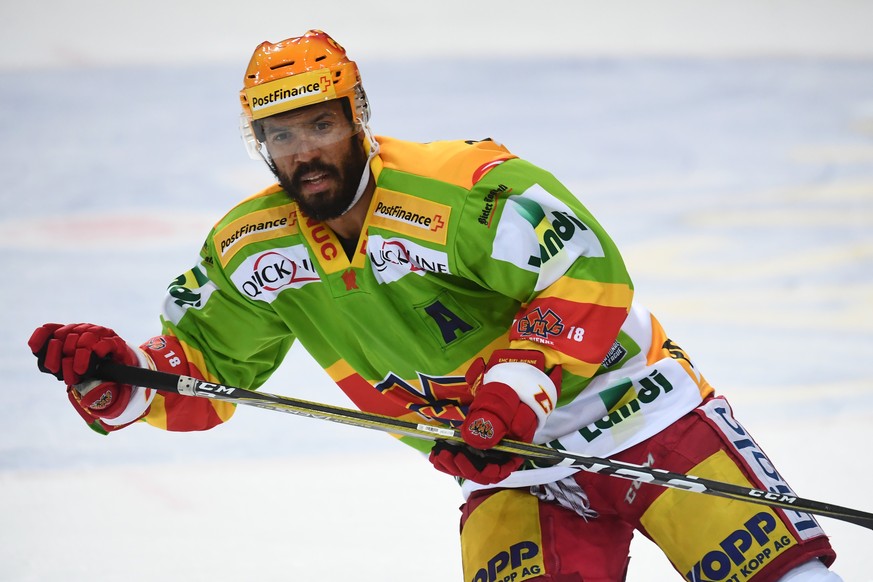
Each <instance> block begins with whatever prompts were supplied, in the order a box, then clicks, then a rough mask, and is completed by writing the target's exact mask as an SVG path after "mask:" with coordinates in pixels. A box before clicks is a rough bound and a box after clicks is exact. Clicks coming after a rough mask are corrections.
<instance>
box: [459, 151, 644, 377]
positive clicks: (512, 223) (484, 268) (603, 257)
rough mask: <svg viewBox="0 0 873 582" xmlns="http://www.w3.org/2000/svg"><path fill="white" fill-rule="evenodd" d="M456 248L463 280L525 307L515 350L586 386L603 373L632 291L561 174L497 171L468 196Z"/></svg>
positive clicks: (512, 336)
mask: <svg viewBox="0 0 873 582" xmlns="http://www.w3.org/2000/svg"><path fill="white" fill-rule="evenodd" d="M455 248H456V253H455V255H456V257H458V261H459V263H460V264H459V265H457V268H458V269H459V270H460V272H463V273H464V276H466V277H468V278H471V279H473V280H476V281H477V282H478V283H479V284H480V285H482V286H484V287H486V288H489V289H492V290H494V291H497V292H499V293H501V294H503V295H506V296H510V297H513V298H515V299H516V300H518V301H519V302H521V307H520V309H519V311H518V313H517V315H516V317H515V320H514V321H513V323H512V326H511V328H510V329H509V330H507V333H508V336H509V338H508V339H509V340H510V345H511V347H513V348H518V349H537V350H539V351H542V352H543V353H544V354H545V355H546V362H547V364H548V366H549V367H552V366H556V365H560V366H562V367H563V370H564V372H565V373H570V374H572V375H575V376H577V377H579V379H580V380H582V381H584V380H586V379H590V378H591V377H593V376H594V375H595V374H596V373H597V370H598V368H599V367H600V364H601V362H602V361H603V359H604V357H605V356H606V355H607V353H608V352H609V350H610V348H611V347H612V345H613V343H614V342H615V339H616V337H617V336H618V334H619V331H620V330H621V326H622V324H623V323H624V321H625V319H626V318H627V315H628V312H629V309H630V306H631V302H632V299H633V285H632V282H631V280H630V277H629V275H628V273H627V270H626V268H625V265H624V261H623V260H622V258H621V255H620V254H619V252H618V249H617V248H616V246H615V244H614V243H613V241H612V240H611V238H610V237H609V236H608V235H607V233H606V232H605V230H604V229H603V227H602V226H601V225H600V224H599V223H598V222H597V220H595V218H594V217H593V216H592V214H591V213H590V212H589V211H588V210H587V209H586V208H585V206H583V205H582V203H581V202H580V201H579V200H578V199H577V198H576V197H575V196H574V195H573V194H572V193H571V192H570V191H569V190H568V189H567V188H566V187H564V186H563V185H562V184H561V183H560V182H559V181H558V180H557V179H556V178H555V177H554V176H553V175H551V174H550V173H548V172H546V171H544V170H542V169H540V168H538V167H536V166H534V165H533V164H530V163H529V162H526V161H524V160H521V159H514V160H508V161H506V162H504V163H501V164H499V165H497V166H495V167H494V168H492V169H491V170H490V171H489V172H488V173H487V174H485V175H484V176H483V177H482V178H481V179H480V180H479V181H478V182H477V183H475V184H474V185H473V188H472V189H471V190H470V194H469V197H468V199H467V202H466V204H465V206H464V210H463V212H462V222H461V226H460V231H459V234H458V236H457V237H456V242H455Z"/></svg>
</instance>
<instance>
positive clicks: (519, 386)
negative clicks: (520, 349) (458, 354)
mask: <svg viewBox="0 0 873 582" xmlns="http://www.w3.org/2000/svg"><path fill="white" fill-rule="evenodd" d="M482 383H483V385H488V384H491V383H499V384H505V385H506V386H508V387H510V388H512V390H513V391H514V392H515V393H516V394H517V395H518V399H519V400H521V402H523V403H524V404H526V405H527V406H528V408H530V409H531V410H533V412H534V414H535V415H536V417H537V431H538V430H539V429H540V428H542V427H543V425H544V424H545V423H546V419H547V418H548V416H549V414H551V413H552V411H553V410H554V409H555V406H556V405H557V403H558V388H557V387H556V386H555V383H554V382H553V381H552V379H551V378H550V377H549V376H548V375H547V374H546V373H545V372H543V371H542V370H540V369H538V368H536V367H534V366H532V365H530V364H528V363H525V362H504V363H500V364H495V365H494V366H492V367H491V368H490V369H489V370H488V371H487V372H485V376H484V377H483V379H482Z"/></svg>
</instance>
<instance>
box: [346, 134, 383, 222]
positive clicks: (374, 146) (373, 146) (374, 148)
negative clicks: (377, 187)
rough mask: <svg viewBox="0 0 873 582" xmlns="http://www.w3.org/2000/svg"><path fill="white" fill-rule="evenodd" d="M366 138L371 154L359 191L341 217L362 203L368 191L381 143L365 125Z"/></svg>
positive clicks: (365, 166) (368, 157) (365, 165)
mask: <svg viewBox="0 0 873 582" xmlns="http://www.w3.org/2000/svg"><path fill="white" fill-rule="evenodd" d="M363 131H364V136H365V137H366V143H367V144H368V145H369V146H370V154H369V155H368V156H367V163H366V164H364V171H363V173H362V174H361V181H360V183H359V184H358V190H357V191H356V192H355V197H354V198H352V201H351V203H350V204H349V205H348V206H347V207H346V209H345V210H343V211H342V212H341V213H340V216H343V215H345V214H346V213H347V212H348V211H349V210H351V209H352V208H354V207H355V205H356V204H357V203H358V202H360V200H361V196H363V195H364V191H365V190H366V189H367V184H368V183H369V182H370V162H372V161H373V158H375V157H376V154H378V153H379V143H378V142H377V141H376V139H375V138H374V137H373V134H372V132H371V131H370V126H369V125H364V128H363Z"/></svg>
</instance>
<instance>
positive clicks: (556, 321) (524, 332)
mask: <svg viewBox="0 0 873 582" xmlns="http://www.w3.org/2000/svg"><path fill="white" fill-rule="evenodd" d="M515 329H516V331H517V332H518V336H519V337H521V338H524V339H529V340H532V341H535V342H540V343H545V344H552V343H554V342H553V341H552V338H554V337H557V336H559V335H561V333H563V331H564V323H563V321H562V319H561V317H560V316H559V315H558V314H557V313H555V312H554V311H552V310H551V309H546V311H545V312H543V310H542V309H540V308H539V307H536V308H534V309H533V310H532V311H529V312H527V313H526V314H525V315H524V317H521V318H519V319H518V321H517V322H516V324H515Z"/></svg>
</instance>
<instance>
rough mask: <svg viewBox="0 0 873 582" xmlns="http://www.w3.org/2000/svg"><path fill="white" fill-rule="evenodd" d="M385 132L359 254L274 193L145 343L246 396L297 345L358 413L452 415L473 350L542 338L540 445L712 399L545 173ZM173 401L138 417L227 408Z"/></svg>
mask: <svg viewBox="0 0 873 582" xmlns="http://www.w3.org/2000/svg"><path fill="white" fill-rule="evenodd" d="M378 142H379V153H378V155H377V156H376V157H375V158H374V159H373V160H372V162H371V170H372V172H373V176H374V178H375V183H376V190H375V192H374V194H373V197H372V200H371V203H370V206H369V210H368V213H367V218H366V221H365V223H364V225H363V229H362V232H361V236H360V239H359V240H358V241H357V244H356V245H355V246H354V249H353V250H354V252H353V253H351V254H350V255H349V254H347V253H346V252H345V251H344V250H343V245H342V244H341V241H340V240H339V239H338V238H337V236H336V234H334V233H333V232H332V231H331V230H330V228H329V227H328V226H327V225H325V224H324V223H321V222H318V221H315V220H312V219H310V218H308V217H306V216H305V215H304V214H303V213H302V212H301V211H300V210H299V209H298V207H297V205H296V203H294V202H293V201H291V199H290V198H289V197H288V196H287V194H286V193H285V192H284V191H283V190H282V189H281V188H280V187H279V186H273V187H271V188H268V189H267V190H265V191H263V192H261V193H259V194H256V195H254V196H252V197H250V198H248V199H246V200H244V201H243V202H241V203H240V204H238V205H237V206H236V207H235V208H233V209H232V210H231V211H230V212H229V213H228V214H227V215H226V216H225V217H224V218H222V219H221V220H220V221H219V222H218V223H217V224H216V225H215V227H214V228H213V230H212V231H211V233H210V234H209V236H208V238H207V240H206V242H205V244H204V246H203V248H202V251H201V254H200V261H199V263H198V264H197V265H195V266H194V267H193V268H192V269H191V270H190V271H188V272H187V273H185V274H183V275H182V276H180V277H179V278H177V279H176V280H175V281H174V282H173V283H172V284H171V285H170V288H169V294H168V297H167V301H166V304H165V309H164V314H163V317H162V321H163V326H164V329H163V336H161V337H162V338H163V341H164V344H165V345H164V346H161V345H160V343H161V342H160V341H158V343H157V344H155V343H154V342H155V340H154V339H153V340H152V347H155V346H157V347H158V348H163V349H166V347H165V346H166V345H168V344H167V342H169V344H171V345H172V346H174V347H175V349H176V350H181V351H182V352H184V355H185V359H184V361H186V362H187V366H188V369H187V370H184V373H191V374H192V375H199V376H201V377H204V378H206V379H211V380H217V381H220V382H223V383H227V384H232V385H237V386H241V387H246V388H257V387H258V386H260V385H261V384H262V383H263V382H264V381H265V380H266V379H267V378H269V376H270V374H271V373H273V372H274V371H275V370H276V368H277V367H278V366H279V365H280V363H281V362H282V359H283V357H284V356H285V354H286V353H287V352H288V350H289V349H290V347H291V345H292V343H293V342H294V341H299V342H300V343H301V344H302V345H303V347H304V348H305V349H306V351H307V352H308V353H309V354H311V356H312V357H313V358H314V359H315V360H316V361H317V362H318V364H319V365H321V366H322V367H323V368H324V369H325V370H326V371H327V373H328V374H329V375H330V377H331V378H332V379H333V380H334V381H335V382H336V383H337V385H338V386H339V387H340V388H341V389H342V390H343V391H344V392H345V393H346V394H347V395H348V396H349V397H350V398H351V400H352V401H353V402H354V403H355V405H356V406H358V407H359V408H361V409H362V410H368V411H372V412H377V413H380V414H388V415H391V416H397V417H409V419H414V420H416V421H417V422H427V423H432V424H450V425H453V426H457V425H459V424H460V423H461V422H462V421H463V419H464V416H465V413H466V409H467V406H468V405H469V403H470V401H471V399H472V396H471V394H470V390H469V387H468V386H467V384H466V382H465V381H464V372H465V371H466V370H467V368H468V367H469V366H470V365H471V363H472V362H473V361H474V360H475V359H476V358H480V357H482V358H485V359H486V360H487V359H488V356H489V355H490V354H491V352H493V351H494V350H497V349H507V348H511V349H535V350H539V351H541V352H543V353H544V355H545V360H546V363H547V367H548V368H553V367H555V366H560V367H561V368H560V369H561V371H562V372H561V376H562V378H561V388H560V397H559V400H558V403H557V407H556V409H555V410H554V412H553V413H552V414H551V415H550V416H549V417H548V420H547V423H546V425H545V426H544V427H541V429H540V430H539V431H538V433H537V435H538V440H540V441H542V442H549V443H552V444H554V445H555V446H558V447H562V448H566V449H570V450H578V451H580V452H584V453H588V454H594V455H604V456H605V455H608V454H612V453H615V452H617V451H619V450H622V449H624V448H627V447H629V446H632V445H634V444H636V443H638V442H640V441H642V440H644V439H645V438H648V437H649V436H652V435H653V434H655V433H657V432H659V431H660V430H662V429H663V428H665V427H666V426H668V425H669V424H670V423H671V422H673V421H674V420H675V419H676V418H678V417H679V416H682V415H683V414H685V413H687V412H688V411H690V410H691V409H693V408H694V407H695V406H696V405H698V404H699V403H700V402H701V400H702V398H703V397H704V396H705V395H707V394H709V393H710V392H711V391H712V389H711V388H710V387H709V385H708V384H707V383H706V382H705V380H704V379H703V377H702V376H701V375H700V374H699V373H698V372H697V371H696V369H695V368H694V367H693V366H692V365H691V363H690V361H689V359H688V358H687V357H686V355H685V353H684V352H683V351H682V350H681V349H680V348H678V346H676V345H675V344H673V343H672V342H671V341H670V340H669V339H668V338H667V336H666V335H665V334H664V332H663V330H662V329H661V326H660V325H659V324H658V322H657V321H656V320H655V319H654V318H653V317H652V316H651V314H649V313H648V312H647V311H646V310H645V309H643V308H642V307H640V306H639V305H636V304H635V303H634V301H633V287H632V284H631V280H630V277H629V276H628V273H627V271H626V269H625V265H624V263H623V261H622V259H621V255H620V253H619V251H618V250H617V249H616V247H615V245H614V243H613V242H612V240H611V239H610V238H609V236H608V235H607V234H606V232H604V230H603V228H602V227H601V226H600V224H598V222H597V221H596V220H595V218H594V217H593V216H592V215H591V213H590V212H589V211H588V210H587V209H586V208H585V206H584V205H583V204H582V203H581V202H580V201H579V200H578V199H577V198H576V197H575V196H574V195H573V194H572V193H571V192H569V191H568V190H567V188H565V187H564V186H563V185H562V184H561V183H560V182H559V181H558V180H557V179H556V178H555V177H554V176H552V175H551V174H550V173H548V172H546V171H544V170H542V169H540V168H538V167H536V166H534V165H533V164H530V163H528V162H526V161H524V160H522V159H519V158H517V157H516V156H514V155H513V154H511V153H510V152H509V151H508V150H507V149H506V148H504V147H503V146H501V145H498V144H496V143H495V142H492V141H490V140H486V141H469V142H464V141H451V142H435V143H429V144H419V143H410V142H404V141H399V140H394V139H390V138H378ZM152 356H153V357H160V355H159V354H158V355H157V356H156V354H154V353H153V354H152ZM179 399H185V400H190V399H188V398H186V397H173V396H164V395H161V396H157V397H156V398H155V400H156V401H155V402H153V404H152V407H151V409H150V411H149V414H148V415H147V416H146V418H145V420H146V421H147V422H150V423H152V424H155V425H158V426H161V427H163V428H168V429H174V430H192V429H199V428H208V427H209V426H212V425H214V424H216V423H217V422H221V421H223V420H225V419H226V418H228V417H229V416H230V413H231V410H230V409H229V407H228V405H226V404H223V403H216V402H207V404H208V406H207V407H206V408H204V406H200V407H193V406H192V405H190V404H189V403H186V402H183V401H179ZM204 415H206V416H209V419H205V418H204ZM402 440H404V441H406V442H407V443H408V444H411V445H413V446H416V447H417V448H420V449H422V450H428V449H429V447H430V446H431V443H429V442H427V443H425V442H420V441H416V440H415V439H410V438H407V437H404V438H403V439H402ZM562 471H563V472H565V473H566V472H571V471H572V469H557V468H553V469H526V470H522V471H518V472H516V474H515V475H513V477H511V478H510V480H511V481H512V483H508V481H510V480H508V481H507V482H504V483H502V484H501V485H503V486H506V485H507V484H523V483H533V482H547V481H551V480H553V479H554V478H555V476H556V475H557V476H560V475H559V473H560V472H562Z"/></svg>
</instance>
